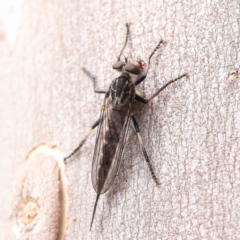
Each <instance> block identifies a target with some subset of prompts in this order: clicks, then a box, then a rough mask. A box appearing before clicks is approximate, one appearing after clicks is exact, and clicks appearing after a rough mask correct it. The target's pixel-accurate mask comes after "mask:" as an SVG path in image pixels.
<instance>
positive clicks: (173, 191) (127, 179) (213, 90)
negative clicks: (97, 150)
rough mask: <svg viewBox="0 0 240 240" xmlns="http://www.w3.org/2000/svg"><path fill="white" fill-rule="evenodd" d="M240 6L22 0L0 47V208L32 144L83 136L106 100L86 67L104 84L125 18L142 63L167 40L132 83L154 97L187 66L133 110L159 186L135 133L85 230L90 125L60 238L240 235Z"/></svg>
mask: <svg viewBox="0 0 240 240" xmlns="http://www.w3.org/2000/svg"><path fill="white" fill-rule="evenodd" d="M239 14H240V6H239V1H197V2H196V3H194V2H193V1H192V2H190V1H187V2H186V1H125V2H124V1H88V2H85V1H71V2H64V1H58V2H54V1H50V2H49V1H25V2H24V4H23V11H22V17H21V26H20V29H19V35H18V38H17V40H16V43H15V46H14V47H13V48H12V49H11V51H10V50H9V51H7V50H6V49H7V48H6V46H5V45H4V42H1V45H0V49H2V50H3V51H2V52H3V55H1V56H0V64H1V70H0V80H1V81H0V96H1V98H0V101H1V102H0V105H1V108H2V109H1V119H0V125H1V142H2V143H3V144H2V146H1V148H0V152H1V156H2V161H0V171H1V174H0V176H1V177H0V178H1V182H4V184H3V185H2V187H1V189H2V193H3V196H6V197H5V198H4V199H2V200H1V205H2V206H4V207H5V206H9V200H8V199H9V198H8V196H9V191H8V190H7V189H8V188H10V186H12V179H13V175H14V174H15V173H16V172H17V171H18V169H19V166H20V163H21V160H22V159H23V158H24V156H25V154H26V152H27V150H28V149H30V148H31V147H32V146H34V145H36V144H38V143H39V142H51V143H52V144H54V145H57V146H58V147H60V148H61V149H62V151H63V152H64V153H65V155H66V156H67V155H68V154H69V153H70V152H71V151H72V150H73V149H74V148H75V147H76V146H77V144H78V143H79V141H80V140H81V139H83V138H84V136H85V134H86V133H87V131H88V128H89V127H90V126H91V124H92V123H93V122H94V121H95V120H96V119H97V118H98V114H99V111H100V107H101V105H102V101H103V97H102V96H99V95H95V94H94V93H93V86H92V83H91V81H89V79H88V78H87V77H86V76H85V75H84V73H83V72H82V70H81V68H82V67H86V69H88V70H90V71H91V72H92V73H93V74H94V75H96V76H97V85H98V87H99V88H100V87H102V88H106V87H108V86H109V84H110V82H111V79H112V78H113V77H114V75H113V71H112V70H111V66H112V63H113V62H114V61H115V60H116V58H117V56H118V54H119V51H120V50H121V47H122V46H123V43H124V38H125V23H126V22H127V21H130V22H131V23H132V24H131V39H130V44H129V50H128V51H127V52H126V54H127V56H129V57H132V58H137V57H139V58H141V59H145V60H146V59H147V57H148V55H149V54H150V52H151V50H152V49H153V48H154V46H155V45H156V44H157V43H158V41H159V39H160V38H163V39H166V40H167V45H166V46H165V47H164V48H162V49H161V50H160V51H159V53H157V54H156V56H155V57H154V59H153V61H152V66H151V69H150V71H149V75H148V78H147V79H146V81H145V82H144V83H143V84H141V86H139V88H138V90H139V92H141V93H143V94H144V95H146V96H151V94H152V93H154V92H155V89H156V88H158V87H160V86H162V85H163V84H164V83H165V82H167V81H168V80H170V79H172V78H174V77H177V76H179V75H180V74H182V73H184V72H188V73H189V75H190V78H189V79H188V80H184V81H181V82H177V83H176V84H174V85H172V86H171V87H169V88H167V89H166V90H165V91H164V92H163V93H162V94H161V95H160V96H159V97H158V98H157V99H154V101H153V102H152V103H151V104H149V105H148V106H142V105H141V104H139V105H138V108H137V109H136V118H137V119H138V122H139V125H140V128H141V131H142V136H143V141H144V144H145V147H146V150H147V152H148V154H149V156H150V158H151V160H152V163H153V166H154V170H155V172H156V175H157V177H158V178H159V180H160V181H161V183H162V185H161V186H160V187H159V188H158V187H156V186H155V184H154V182H153V181H152V179H151V175H150V174H149V171H148V169H147V167H146V164H145V162H144V161H143V159H142V156H141V154H140V148H139V146H138V143H137V138H136V136H135V134H134V131H133V130H130V132H129V136H128V142H127V145H126V148H125V152H124V156H123V162H122V165H121V168H120V171H119V173H118V176H117V178H116V180H115V182H114V184H113V186H112V188H111V190H110V191H109V192H107V193H106V194H105V195H103V196H101V198H100V201H99V204H98V208H97V212H96V216H95V222H94V225H93V228H92V231H91V232H89V225H90V221H91V215H92V210H93V204H94V201H95V197H96V194H95V192H94V190H93V188H92V186H91V180H90V179H91V177H90V172H91V161H92V155H93V150H94V142H95V134H94V133H93V134H92V136H91V137H90V138H89V140H88V141H87V142H86V144H85V146H84V147H83V149H82V151H81V152H80V153H79V155H78V156H77V157H76V158H74V159H72V160H71V161H69V162H68V164H67V173H68V177H69V191H70V212H69V216H68V221H69V225H68V231H67V236H66V239H69V240H70V239H71V240H73V239H124V240H125V239H238V238H239V236H240V230H239V222H240V217H239V216H240V208H239V202H240V171H239V170H240V157H239V154H238V152H239V151H240V141H239V139H240V115H239V112H240V105H239V76H238V73H239V63H240V59H239V56H240V55H239V52H240V47H239V46H240V45H239V29H240V25H239ZM2 39H5V40H2V41H6V38H2ZM233 73H234V74H233ZM5 172H6V174H2V173H5ZM1 211H3V216H7V212H6V210H5V209H4V210H1ZM4 221H5V222H6V218H4ZM0 226H3V224H1V225H0ZM4 236H6V235H4ZM0 238H1V239H4V237H2V236H1V235H0ZM5 239H9V238H5Z"/></svg>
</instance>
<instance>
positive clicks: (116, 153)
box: [92, 95, 133, 194]
mask: <svg viewBox="0 0 240 240" xmlns="http://www.w3.org/2000/svg"><path fill="white" fill-rule="evenodd" d="M132 105H133V102H129V104H127V105H126V106H125V107H124V108H123V109H120V110H119V109H114V108H113V107H112V105H111V104H110V102H109V100H108V95H106V97H105V100H104V106H103V107H102V110H101V116H100V124H99V127H98V132H97V139H96V145H95V150H94V156H93V163H92V184H93V187H94V189H95V191H96V193H97V194H103V193H105V192H106V191H107V190H108V189H109V188H110V187H111V185H112V183H113V181H114V179H115V177H116V174H117V171H118V168H119V165H120V162H121V158H122V152H123V148H124V143H125V140H126V136H127V132H128V127H129V122H130V117H131V111H132Z"/></svg>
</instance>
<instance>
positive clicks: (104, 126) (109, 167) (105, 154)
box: [64, 23, 188, 230]
mask: <svg viewBox="0 0 240 240" xmlns="http://www.w3.org/2000/svg"><path fill="white" fill-rule="evenodd" d="M126 27H127V34H126V40H125V44H124V46H123V48H122V50H121V52H120V55H119V56H118V59H117V61H116V62H115V63H114V64H113V65H112V68H113V69H114V70H116V71H118V72H119V73H120V76H119V77H117V78H115V79H114V80H113V81H112V83H111V85H110V87H109V89H108V90H106V91H105V90H95V93H103V94H105V98H104V101H103V105H102V108H101V114H100V118H99V119H98V120H97V121H96V122H95V123H94V124H93V125H92V127H91V129H90V131H89V132H88V134H87V135H86V137H85V138H84V139H83V140H82V142H81V143H80V144H79V145H78V147H77V148H76V149H75V150H74V151H73V152H72V153H71V154H70V155H69V156H68V157H66V158H65V159H64V160H65V161H66V160H67V159H68V158H71V157H72V156H73V155H74V154H75V153H77V152H78V151H79V150H80V148H81V147H82V146H83V144H84V143H85V142H86V140H87V138H88V136H89V135H90V133H91V131H92V130H93V129H94V128H96V127H97V126H98V131H97V139H96V144H95V149H94V155H93V162H92V185H93V188H94V190H95V191H96V193H97V197H96V201H95V204H94V209H93V214H92V221H91V225H90V230H91V227H92V224H93V220H94V216H95V212H96V207H97V202H98V199H99V196H100V195H101V194H103V193H105V192H107V191H108V190H109V189H110V187H111V185H112V183H113V181H114V179H115V177H116V175H117V171H118V168H119V165H120V162H121V158H122V153H123V148H124V143H125V140H126V137H127V132H128V127H129V124H130V122H131V121H132V123H133V126H134V129H135V131H136V134H137V137H138V140H139V143H140V146H141V150H142V155H143V157H144V159H145V161H146V163H147V166H148V168H149V170H150V173H151V175H152V178H153V180H154V181H155V183H156V184H157V185H159V184H160V183H159V181H158V179H157V177H156V175H155V173H154V171H153V168H152V166H151V163H150V159H149V157H148V155H147V152H146V150H145V148H144V145H143V142H142V137H141V134H140V129H139V126H138V123H137V120H136V118H135V117H134V114H133V110H134V103H135V100H137V101H139V102H141V103H145V104H147V103H149V102H151V101H152V100H153V99H154V98H155V97H156V96H157V95H158V94H159V93H160V92H161V91H162V90H163V89H165V88H166V87H167V86H168V85H169V84H171V83H173V82H175V81H177V80H179V79H181V78H183V77H188V74H187V73H185V74H183V75H181V76H179V77H178V78H175V79H173V80H171V81H169V82H167V83H166V84H165V85H163V86H162V87H161V88H160V89H158V90H157V91H156V93H155V94H153V95H152V97H150V98H149V99H145V98H143V97H141V96H140V95H138V94H137V93H136V92H135V86H136V85H138V84H139V83H141V82H142V81H143V80H144V79H145V78H146V76H147V73H148V69H149V66H150V61H151V58H152V56H153V55H154V53H155V52H156V51H157V49H158V48H159V47H160V46H161V44H163V43H164V42H165V41H164V40H161V41H160V42H159V43H158V45H157V46H156V47H155V49H154V50H153V52H152V53H151V54H150V56H149V58H148V65H147V67H146V65H145V64H143V62H142V61H132V62H130V61H128V59H127V58H125V60H124V61H121V56H122V55H123V51H124V49H125V47H126V45H127V42H128V38H129V33H130V30H129V24H128V23H127V24H126ZM83 70H84V72H85V73H86V74H87V75H89V76H90V77H91V78H93V76H92V75H91V74H90V72H88V71H87V70H86V69H83Z"/></svg>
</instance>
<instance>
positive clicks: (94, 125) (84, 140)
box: [64, 119, 100, 162]
mask: <svg viewBox="0 0 240 240" xmlns="http://www.w3.org/2000/svg"><path fill="white" fill-rule="evenodd" d="M99 123H100V119H98V120H97V121H96V122H95V123H94V124H93V125H92V127H91V128H90V130H89V131H88V133H87V135H86V137H85V138H84V139H83V140H82V141H81V142H80V144H79V145H78V146H77V148H75V149H74V150H73V152H72V153H70V154H69V155H68V156H67V157H65V158H64V162H66V160H67V159H69V158H71V157H72V156H73V155H75V154H76V153H77V152H79V150H80V149H81V147H82V146H83V145H84V143H85V142H86V140H87V138H88V137H89V135H90V134H91V132H92V130H93V129H94V128H95V127H97V126H98V125H99Z"/></svg>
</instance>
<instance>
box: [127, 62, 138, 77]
mask: <svg viewBox="0 0 240 240" xmlns="http://www.w3.org/2000/svg"><path fill="white" fill-rule="evenodd" d="M125 71H126V72H129V73H132V74H134V75H138V74H140V69H139V67H137V66H136V65H134V64H131V63H127V64H126V66H125Z"/></svg>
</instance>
